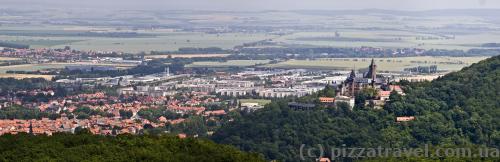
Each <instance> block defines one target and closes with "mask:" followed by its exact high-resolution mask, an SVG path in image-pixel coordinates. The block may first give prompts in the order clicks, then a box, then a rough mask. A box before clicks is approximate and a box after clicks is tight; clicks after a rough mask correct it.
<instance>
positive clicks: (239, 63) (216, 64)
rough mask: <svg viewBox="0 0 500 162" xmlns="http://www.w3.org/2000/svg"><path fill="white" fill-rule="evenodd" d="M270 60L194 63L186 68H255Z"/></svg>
mask: <svg viewBox="0 0 500 162" xmlns="http://www.w3.org/2000/svg"><path fill="white" fill-rule="evenodd" d="M269 62H270V60H229V61H227V62H210V61H203V62H193V63H192V64H189V65H186V67H230V66H238V67H246V66H254V65H256V64H267V63H269Z"/></svg>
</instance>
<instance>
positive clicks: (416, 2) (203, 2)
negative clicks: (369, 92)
mask: <svg viewBox="0 0 500 162" xmlns="http://www.w3.org/2000/svg"><path fill="white" fill-rule="evenodd" d="M14 7H16V8H28V7H35V8H62V9H68V8H90V9H94V8H95V9H139V10H226V11H242V10H243V11H258V10H351V9H388V10H432V9H480V8H490V9H500V0H0V8H14Z"/></svg>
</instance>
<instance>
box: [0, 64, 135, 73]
mask: <svg viewBox="0 0 500 162" xmlns="http://www.w3.org/2000/svg"><path fill="white" fill-rule="evenodd" d="M71 65H98V66H115V67H117V68H131V67H134V66H135V65H132V64H102V63H97V64H96V63H90V62H75V63H44V64H22V65H12V66H0V74H5V73H6V72H7V71H37V70H46V69H62V68H65V67H66V66H71Z"/></svg>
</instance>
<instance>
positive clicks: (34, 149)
mask: <svg viewBox="0 0 500 162" xmlns="http://www.w3.org/2000/svg"><path fill="white" fill-rule="evenodd" d="M33 160H35V161H179V162H181V161H213V162H224V161H252V162H253V161H256V162H257V161H264V160H263V159H262V158H261V157H260V156H258V155H257V154H255V153H244V152H241V151H239V150H237V149H235V148H233V147H231V146H226V145H219V144H216V143H214V142H211V141H209V140H203V139H194V138H186V139H180V138H178V137H172V136H167V135H162V136H147V135H144V136H135V135H118V136H116V137H114V136H99V135H91V134H89V133H88V131H85V129H83V130H80V131H79V132H77V134H64V133H58V134H55V135H52V136H43V135H40V136H33V135H29V134H18V135H3V136H0V161H33Z"/></svg>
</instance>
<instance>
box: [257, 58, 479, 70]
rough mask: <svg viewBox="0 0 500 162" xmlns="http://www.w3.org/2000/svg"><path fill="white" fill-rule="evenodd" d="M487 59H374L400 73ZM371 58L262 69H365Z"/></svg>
mask: <svg viewBox="0 0 500 162" xmlns="http://www.w3.org/2000/svg"><path fill="white" fill-rule="evenodd" d="M486 58H488V57H431V56H423V57H397V58H375V63H376V64H377V69H378V70H380V71H402V70H403V69H404V68H410V67H417V66H430V65H437V66H438V70H446V71H457V70H460V69H462V68H463V67H466V66H470V65H471V64H473V63H476V62H479V61H481V60H484V59H486ZM370 63H371V58H324V59H315V60H289V61H285V62H280V63H277V64H267V65H264V67H273V68H304V69H332V70H350V69H353V68H355V69H362V68H367V67H368V66H369V65H370Z"/></svg>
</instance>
